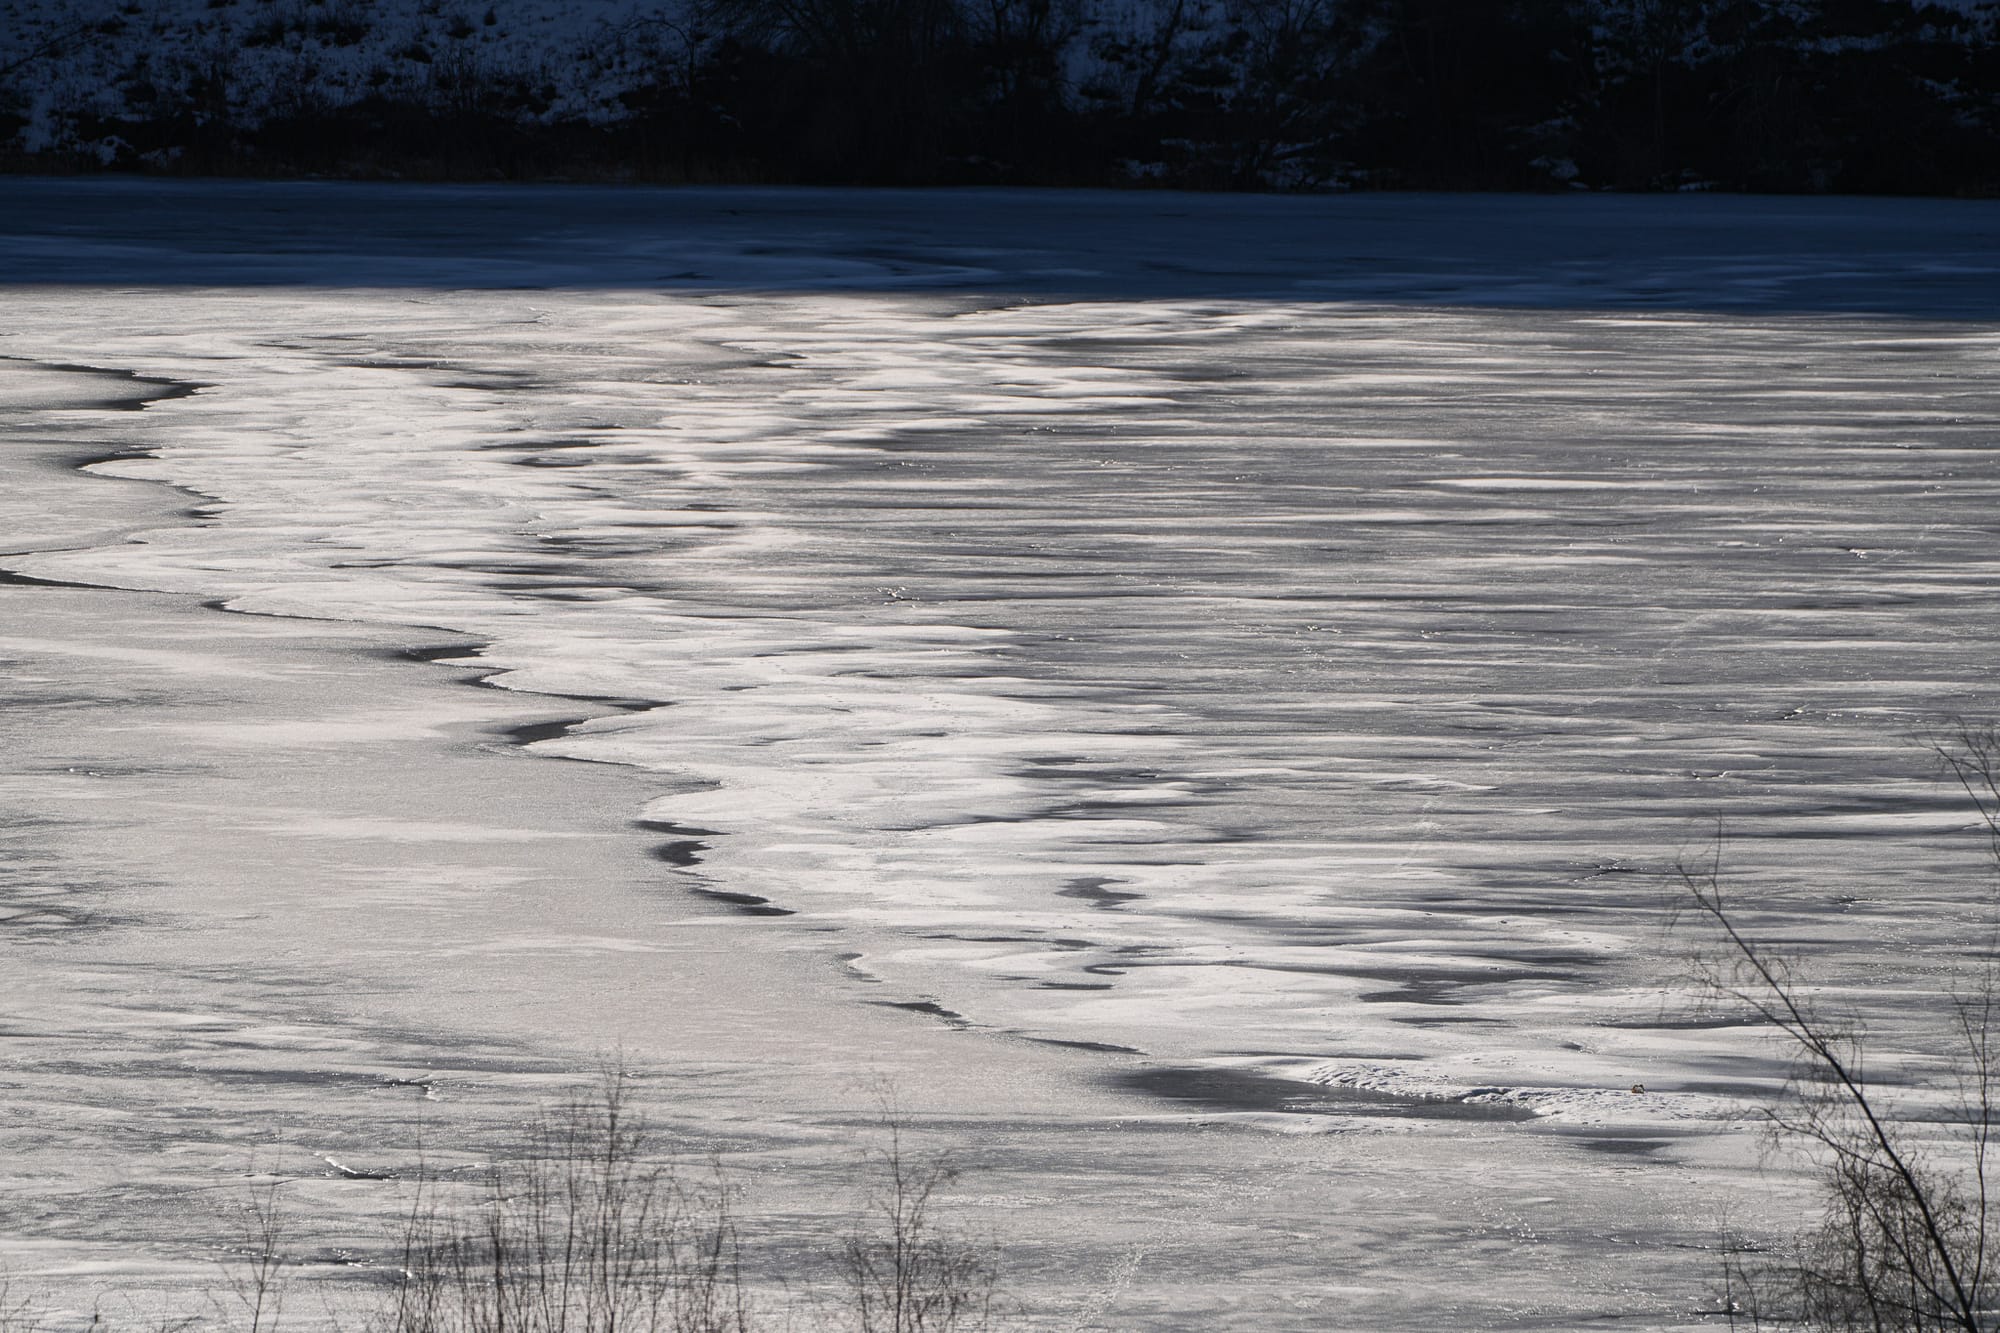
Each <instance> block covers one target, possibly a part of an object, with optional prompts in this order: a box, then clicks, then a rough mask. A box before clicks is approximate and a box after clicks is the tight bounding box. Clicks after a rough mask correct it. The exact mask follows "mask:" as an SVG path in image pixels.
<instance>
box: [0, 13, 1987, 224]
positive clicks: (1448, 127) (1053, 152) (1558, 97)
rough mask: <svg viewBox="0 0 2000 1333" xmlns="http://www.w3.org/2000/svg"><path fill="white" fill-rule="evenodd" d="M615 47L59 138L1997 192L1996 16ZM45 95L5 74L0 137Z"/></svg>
mask: <svg viewBox="0 0 2000 1333" xmlns="http://www.w3.org/2000/svg"><path fill="white" fill-rule="evenodd" d="M308 2H309V3H322V2H323V0H308ZM619 40H620V41H621V42H624V43H627V44H628V46H629V48H630V50H631V51H633V52H639V53H642V54H643V57H644V76H643V77H642V78H640V79H638V80H636V81H633V82H628V83H627V84H626V85H625V87H624V88H623V90H622V91H620V92H619V93H618V94H617V95H616V105H615V106H614V107H613V108H612V109H613V111H614V112H615V114H612V115H609V116H605V115H595V116H588V117H585V116H577V115H564V114H557V113H553V112H552V111H551V107H552V105H553V99H552V96H551V95H550V93H549V92H548V90H547V89H546V88H545V87H541V86H538V83H537V80H536V78H535V77H533V76H531V75H529V74H523V73H506V72H497V71H494V70H492V69H490V68H487V67H484V66H482V65H480V64H478V63H477V62H474V61H470V60H465V59H458V60H454V59H453V53H452V51H451V50H450V49H449V41H448V39H447V40H446V41H444V42H442V43H441V44H440V46H441V49H439V50H436V51H424V52H419V53H415V54H412V55H411V56H410V58H411V59H415V58H416V56H417V55H421V56H422V57H423V59H424V65H423V70H424V75H423V78H422V79H421V80H420V81H418V82H416V83H412V82H411V81H409V80H408V79H403V80H400V81H397V82H394V83H389V84H386V85H385V86H383V87H381V88H379V89H369V90H366V91H364V92H362V93H361V94H360V95H356V96H348V97H344V98H329V97H327V96H325V95H324V94H323V93H321V94H312V88H311V84H310V80H309V79H308V80H307V86H306V93H307V94H312V95H300V96H298V97H295V98H293V99H291V100H290V101H289V102H288V101H286V100H285V99H283V98H279V99H277V100H276V101H275V103H274V104H272V105H268V106H264V107H260V108H257V111H256V114H254V115H247V114H242V113H241V110H240V109H237V110H235V111H232V106H233V103H232V101H231V96H230V91H229V78H230V74H229V68H228V65H229V62H228V59H227V56H226V55H217V54H215V53H213V52H211V53H210V54H209V55H208V57H207V61H208V64H207V66H206V67H205V68H203V69H201V70H198V71H194V72H193V73H192V74H190V73H188V72H186V71H182V72H180V73H179V74H172V73H171V72H168V73H163V72H162V71H160V70H158V69H154V70H149V71H145V72H144V77H143V78H142V79H140V80H139V83H140V85H141V86H138V87H135V88H132V89H128V90H126V92H127V96H126V98H125V103H126V109H125V110H124V111H122V112H120V113H116V114H111V113H106V114H103V115H100V116H99V117H98V119H97V121H95V122H90V123H81V122H80V123H78V124H77V125H75V126H74V127H73V132H72V133H71V135H70V139H71V141H74V142H85V141H88V142H89V143H91V144H94V145H96V147H95V149H94V151H95V153H96V158H97V160H98V161H99V162H100V163H102V162H109V163H110V164H112V165H118V164H121V163H122V164H127V165H130V164H134V163H149V164H152V165H174V166H178V168H179V169H184V170H185V169H194V170H217V169H225V170H241V169H252V170H254V169H265V170H274V171H291V170H322V171H345V172H360V173H364V174H365V173H395V174H429V175H487V176H493V175H498V176H509V177H532V176H563V175H567V176H596V177H605V176H610V177H630V178H641V179H668V180H674V179H694V180H785V181H827V182H835V181H838V182H863V183H893V184H927V183H970V182H981V183H985V182H991V183H1042V184H1108V183H1119V182H1129V181H1140V182H1147V181H1151V182H1158V183H1163V184H1172V185H1183V186H1193V187H1200V188H1225V189H1227V188H1238V189H1242V188H1248V189H1272V188H1276V189H1285V188H1324V187H1328V186H1343V185H1346V186H1361V187H1391V188H1393V187H1444V188H1475V189H1484V188H1558V189H1559V188H1577V187H1586V188H1587V187H1613V188H1620V189H1676V188H1724V189H1753V190H1779V191H1856V192H1927V193H1978V194H1986V193H1992V192H1994V191H1995V190H1996V188H2000V153H1996V147H1995V145H1996V139H1997V138H2000V136H1996V130H2000V110H1997V109H1996V101H1997V100H2000V0H1980V3H1978V4H1976V5H1975V6H1974V7H1971V8H1949V9H1948V8H1942V7H1938V6H1933V5H1927V4H1924V3H1916V2H1913V0H1144V3H1137V4H1131V5H1127V6H1124V7H1123V8H1119V9H1116V10H1115V11H1114V10H1112V9H1110V8H1107V7H1106V6H1105V4H1103V3H1102V2H1101V0H696V4H695V6H694V7H693V8H691V9H687V10H683V11H677V12H676V13H675V14H674V15H673V16H672V17H671V18H669V17H666V16H664V15H663V16H662V17H658V18H654V19H650V20H642V21H639V22H636V23H634V24H631V25H629V26H628V27H627V28H626V29H624V30H622V31H621V32H620V33H619ZM36 77H37V65H36V62H35V61H33V60H29V61H26V62H24V63H22V64H21V65H19V66H17V67H16V68H14V69H12V70H7V71H0V139H4V138H5V136H6V135H7V134H8V133H9V132H10V130H12V129H13V128H16V127H18V126H21V125H25V124H26V119H25V117H24V116H22V115H18V114H17V115H15V116H14V117H13V120H12V122H11V123H10V122H9V120H8V118H7V108H9V107H13V108H16V109H18V108H21V107H26V106H28V105H30V104H31V103H33V102H34V99H35V96H36V93H37V89H36V87H35V79H36ZM106 142H111V143H112V144H113V147H112V148H111V149H109V150H106V149H105V148H104V147H103V145H104V144H105V143H106ZM49 155H50V154H49V152H47V151H44V152H43V153H42V154H41V157H42V158H43V159H44V163H43V164H44V165H46V159H47V158H48V156H49ZM23 156H25V155H23V154H19V153H17V154H16V160H17V161H18V160H20V159H21V158H22V157H23ZM29 165H34V163H32V162H31V163H29Z"/></svg>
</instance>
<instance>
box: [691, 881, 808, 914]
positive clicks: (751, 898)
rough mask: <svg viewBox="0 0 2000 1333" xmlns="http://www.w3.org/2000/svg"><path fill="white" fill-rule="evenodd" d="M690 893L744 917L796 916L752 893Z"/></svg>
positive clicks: (709, 890) (726, 891)
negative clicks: (728, 908)
mask: <svg viewBox="0 0 2000 1333" xmlns="http://www.w3.org/2000/svg"><path fill="white" fill-rule="evenodd" d="M690 892H693V893H698V894H700V895H701V896H702V897H704V898H706V899H708V900H709V901H710V902H717V903H724V904H727V905H728V906H730V907H733V908H735V909H736V910H737V911H739V912H741V913H742V914H743V915H744V916H797V915H798V913H796V912H794V911H793V910H792V909H791V908H789V907H780V906H778V905H777V904H776V903H774V902H772V901H771V900H770V899H769V898H760V897H758V896H757V895H756V894H754V893H731V892H730V891H729V890H727V889H705V888H701V887H696V888H694V889H692V890H690Z"/></svg>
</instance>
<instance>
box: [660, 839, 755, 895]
mask: <svg viewBox="0 0 2000 1333" xmlns="http://www.w3.org/2000/svg"><path fill="white" fill-rule="evenodd" d="M707 850H708V844H707V843H705V842H697V841H695V840H694V839H692V838H683V839H680V840H678V841H675V842H663V843H661V844H660V845H659V846H657V847H655V848H654V849H653V853H652V855H653V859H654V860H655V861H665V862H666V863H667V864H668V865H670V866H678V867H679V868H681V869H683V870H686V869H688V868H689V867H691V866H698V865H700V864H701V854H702V853H703V852H705V851H707ZM710 893H711V894H714V895H717V896H719V895H720V894H721V890H720V889H713V890H710ZM734 899H743V900H745V901H755V902H760V903H761V902H768V901H769V899H766V898H756V897H754V895H752V894H747V893H739V894H735V895H733V898H732V901H733V900H734Z"/></svg>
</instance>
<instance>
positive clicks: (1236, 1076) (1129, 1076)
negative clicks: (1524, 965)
mask: <svg viewBox="0 0 2000 1333" xmlns="http://www.w3.org/2000/svg"><path fill="white" fill-rule="evenodd" d="M1105 1081H1106V1082H1107V1083H1108V1084H1109V1086H1111V1087H1114V1088H1117V1089H1119V1090H1121V1091H1126V1092H1141V1093H1145V1094H1147V1095H1149V1096H1153V1097H1163V1098H1166V1099H1167V1100H1169V1101H1174V1102H1185V1103H1191V1104H1193V1105H1196V1106H1202V1107H1207V1108H1209V1109H1212V1110H1217V1111H1280V1112H1285V1113H1287V1114H1291V1115H1351V1116H1377V1117H1381V1116H1388V1117H1394V1118H1397V1119H1410V1120H1482V1121H1497V1122H1505V1123H1513V1122H1519V1121H1523V1120H1532V1119H1534V1118H1535V1113H1534V1112H1533V1111H1530V1110H1528V1109H1526V1108H1525V1107H1520V1106H1510V1105H1507V1104H1506V1103H1502V1102H1468V1101H1460V1100H1458V1099H1456V1098H1449V1097H1397V1096H1394V1095H1392V1094H1390V1093H1386V1092H1364V1091H1362V1090H1360V1089H1358V1088H1330V1087H1326V1086H1324V1085H1322V1084H1318V1083H1301V1082H1298V1081H1296V1080H1293V1079H1283V1078H1270V1077H1268V1076H1266V1075H1263V1074H1257V1073H1252V1072H1250V1071H1248V1070H1242V1069H1210V1068H1202V1067H1199V1066H1190V1065H1162V1066H1156V1067H1154V1068H1152V1069H1135V1070H1130V1071H1126V1072H1123V1073H1118V1074H1113V1075H1111V1076H1110V1077H1109V1078H1107V1079H1106V1080H1105Z"/></svg>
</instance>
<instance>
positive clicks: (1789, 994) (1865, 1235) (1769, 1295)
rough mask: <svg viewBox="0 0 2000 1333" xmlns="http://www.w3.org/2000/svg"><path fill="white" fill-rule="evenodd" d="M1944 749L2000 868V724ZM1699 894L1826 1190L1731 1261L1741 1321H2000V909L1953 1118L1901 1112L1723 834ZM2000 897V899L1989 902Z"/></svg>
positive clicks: (1932, 1325)
mask: <svg viewBox="0 0 2000 1333" xmlns="http://www.w3.org/2000/svg"><path fill="white" fill-rule="evenodd" d="M1931 749H1932V750H1933V752H1934V753H1936V754H1937V756H1938V757H1939V759H1940V760H1941V761H1942V763H1943V765H1944V766H1945V768H1946V769H1947V771H1948V772H1949V773H1950V774H1951V775H1952V778H1953V779H1954V781H1955V782H1956V783H1957V785H1958V786H1959V787H1960V789H1961V790H1962V791H1964V793H1965V794H1966V796H1967V798H1968V800H1969V801H1970V802H1971V803H1972V805H1973V807H1974V809H1975V810H1976V811H1977V814H1978V817H1979V821H1980V824H1981V826H1983V830H1984V832H1985V834H1986V837H1987V846H1988V851H1989V853H1990V855H1991V856H1992V859H1993V860H1994V864H1995V867H1996V868H2000V734H1996V732H1995V731H1994V730H1993V729H1991V728H1973V727H1969V726H1961V727H1960V728H1959V729H1958V730H1957V731H1956V732H1955V733H1954V734H1952V735H1950V736H1949V737H1946V738H1944V739H1942V740H1934V741H1933V742H1932V743H1931ZM1679 873H1680V880H1681V884H1682V887H1683V888H1684V890H1685V891H1686V901H1687V902H1688V903H1689V904H1690V905H1691V906H1692V908H1693V909H1694V911H1695V912H1696V913H1697V914H1698V915H1699V916H1700V917H1702V918H1704V919H1705V920H1706V921H1707V922H1708V923H1709V924H1710V925H1711V926H1712V927H1713V928H1714V930H1715V932H1716V935H1717V939H1718V942H1719V945H1720V948H1719V952H1718V956H1717V957H1715V958H1714V959H1713V960H1712V961H1711V963H1710V966H1709V980H1710V981H1711V983H1712V984H1713V985H1714V986H1715V988H1716V989H1717V990H1718V991H1719V992H1721V993H1722V994H1723V995H1725V996H1728V997H1730V998H1731V999H1733V1000H1734V1001H1735V1002H1736V1003H1738V1004H1741V1005H1743V1006H1745V1007H1747V1008H1748V1009H1749V1011H1750V1012H1751V1013H1752V1014H1753V1015H1754V1016H1755V1017H1756V1018H1757V1019H1758V1020H1759V1021H1760V1022H1762V1023H1764V1024H1766V1025H1767V1026H1768V1027H1770V1028H1771V1029H1772V1030H1773V1031H1774V1032H1776V1033H1777V1034H1778V1035H1779V1036H1780V1037H1781V1038H1782V1039H1783V1041H1784V1042H1785V1044H1786V1045H1787V1046H1789V1047H1790V1049H1791V1051H1792V1054H1793V1056H1794V1057H1795V1061H1796V1066H1795V1071H1794V1079H1793V1085H1792V1086H1793V1091H1794V1094H1795V1095H1794V1096H1793V1097H1791V1098H1790V1099H1789V1100H1788V1102H1787V1103H1786V1104H1785V1105H1783V1106H1781V1107H1780V1108H1778V1109H1775V1110H1773V1111H1772V1112H1771V1113H1770V1115H1771V1124H1772V1127H1773V1129H1774V1131H1775V1132H1776V1133H1777V1135H1778V1136H1779V1137H1780V1139H1781V1140H1783V1141H1786V1142H1789V1143H1791V1144H1793V1145H1796V1146H1798V1147H1801V1148H1802V1149H1803V1150H1804V1151H1805V1152H1806V1153H1807V1155H1808V1156H1809V1158H1810V1160H1811V1161H1812V1163H1813V1165H1814V1167H1815V1169H1816V1171H1817V1173H1818V1179H1819V1184H1820V1187H1821V1194H1822V1211H1821V1216H1820V1218H1819V1221H1818V1223H1817V1224H1816V1225H1815V1226H1813V1227H1812V1228H1811V1229H1810V1230H1808V1231H1807V1232H1806V1233H1805V1234H1804V1235H1803V1236H1801V1237H1799V1238H1798V1239H1797V1242H1796V1244H1795V1246H1794V1248H1793V1252H1792V1254H1791V1255H1790V1256H1789V1258H1787V1259H1785V1260H1782V1261H1779V1260H1756V1259H1751V1258H1747V1257H1746V1256H1745V1255H1743V1254H1742V1253H1735V1254H1732V1255H1730V1256H1728V1257H1726V1259H1725V1264H1724V1280H1725V1287H1726V1299H1727V1301H1728V1305H1727V1308H1728V1309H1729V1310H1730V1312H1731V1323H1732V1326H1734V1325H1735V1324H1736V1323H1737V1322H1738V1321H1739V1320H1741V1321H1744V1322H1747V1323H1748V1324H1749V1325H1750V1326H1752V1327H1761V1326H1762V1325H1763V1324H1764V1323H1766V1322H1783V1323H1789V1324H1794V1325H1800V1326H1803V1327H1805V1328H1806V1329H1809V1330H1815V1331H1817V1330H1826V1331H1827V1333H1835V1331H1838V1333H1852V1331H1854V1330H1868V1331H1869V1333H1933V1331H1942V1330H1956V1331H1957V1333H1990V1331H1991V1330H1994V1329H2000V1292H1996V1290H1995V1276H1996V1275H1995V1273H1994V1271H1993V1269H1994V1261H1995V1257H1996V1246H1995V1242H1996V1239H2000V1238H1996V1236H1995V1234H1994V1226H1993V1217H1992V1204H1991V1187H1992V1179H1991V1174H1990V1172H1991V1169H1992V1168H1991V1165H1990V1162H1991V1155H1992V1154H1991V1148H1992V1141H1993V1112H1994V1094H1995V1078H1996V1073H2000V1069H1996V1060H2000V1049H1996V1044H1995V1039H1994V1032H1993V1024H1994V1018H1995V1005H1996V985H1997V984H2000V971H1997V970H1996V969H2000V958H1996V951H1995V949H1994V947H1993V946H1994V943H1995V941H1996V940H1997V939H2000V934H1996V933H1995V930H1996V928H2000V911H1994V912H1993V914H1992V915H1991V916H1990V918H1989V923H1988V932H1989V933H1988V937H1987V941H1986V947H1985V948H1984V949H1983V950H1981V951H1980V953H1979V958H1978V962H1977V966H1976V972H1975V976H1974V978H1973V980H1972V982H1971V984H1970V985H1969V986H1968V987H1966V988H1964V989H1961V990H1959V991H1957V992H1955V993H1954V994H1953V995H1952V996H1951V1012H1952V1031H1951V1034H1950V1035H1951V1040H1952V1053H1951V1069H1952V1081H1953V1085H1954V1086H1953V1087H1952V1089H1951V1093H1952V1096H1951V1099H1950V1110H1949V1111H1948V1112H1947V1113H1946V1115H1945V1116H1944V1121H1943V1125H1942V1127H1941V1128H1940V1127H1939V1126H1938V1125H1936V1124H1929V1125H1926V1124H1923V1123H1921V1122H1918V1121H1915V1120H1913V1119H1912V1118H1910V1117H1908V1116H1905V1115H1900V1114H1898V1108H1897V1107H1896V1106H1894V1105H1893V1104H1892V1099H1891V1098H1890V1096H1889V1095H1888V1093H1887V1090H1886V1088H1885V1086H1884V1085H1883V1084H1882V1083H1881V1082H1880V1081H1878V1080H1876V1079H1874V1078H1872V1077H1871V1075H1870V1073H1869V1069H1868V1060H1867V1049H1866V1043H1865V1041H1864V1038H1863V1034H1862V1033H1861V1031H1860V1028H1859V1026H1858V1024H1857V1023H1856V1022H1855V1021H1854V1020H1853V1019H1852V1018H1850V1017H1847V1016H1838V1015H1829V1014H1827V1013H1825V1012H1822V1011H1821V1010H1819V1009H1818V1008H1816V1006H1815V1004H1814V1002H1813V999H1812V995H1811V991H1810V988H1809V987H1807V986H1806V985H1804V984H1802V983H1801V981H1800V980H1799V979H1798V977H1797V975H1796V973H1795V969H1794V966H1793V964H1792V961H1791V960H1790V959H1788V958H1786V957H1785V956H1783V955H1782V954H1779V953H1777V952H1775V951H1773V950H1771V949H1769V948H1767V947H1766V946H1764V945H1762V944H1760V943H1758V942H1757V941H1756V940H1754V939H1752V938H1751V937H1750V936H1749V935H1748V934H1747V933H1746V932H1745V930H1744V929H1743V928H1742V927H1741V925H1740V924H1739V917H1738V916H1737V914H1736V913H1735V912H1734V911H1733V908H1732V905H1731V904H1730V903H1729V902H1728V901H1727V900H1726V899H1725V896H1724V892H1723V889H1722V882H1721V873H1720V841H1719V840H1718V843H1717V850H1716V853H1715V855H1714V856H1713V857H1711V858H1710V859H1709V860H1708V862H1707V863H1706V864H1704V865H1698V866H1693V865H1687V864H1683V865H1682V866H1681V867H1680V868H1679ZM1994 907H2000V899H1996V900H1995V903H1993V904H1989V909H1990V910H1991V909H1992V908H1994Z"/></svg>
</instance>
